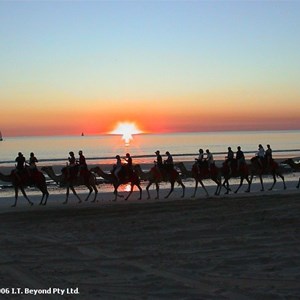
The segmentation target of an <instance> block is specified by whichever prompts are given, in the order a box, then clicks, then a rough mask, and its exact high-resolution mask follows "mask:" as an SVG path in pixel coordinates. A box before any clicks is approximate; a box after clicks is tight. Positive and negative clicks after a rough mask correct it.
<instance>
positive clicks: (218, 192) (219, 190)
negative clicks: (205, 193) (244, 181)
mask: <svg viewBox="0 0 300 300" xmlns="http://www.w3.org/2000/svg"><path fill="white" fill-rule="evenodd" d="M212 180H213V181H214V182H215V183H216V184H217V188H216V191H215V195H216V196H218V195H220V192H221V188H222V184H221V182H219V181H218V180H216V179H212Z"/></svg>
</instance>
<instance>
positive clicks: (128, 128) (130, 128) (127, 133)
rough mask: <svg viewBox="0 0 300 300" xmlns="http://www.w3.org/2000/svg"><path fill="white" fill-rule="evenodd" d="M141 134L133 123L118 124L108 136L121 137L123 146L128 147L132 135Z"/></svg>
mask: <svg viewBox="0 0 300 300" xmlns="http://www.w3.org/2000/svg"><path fill="white" fill-rule="evenodd" d="M139 133H143V131H141V130H140V129H139V128H138V127H137V125H136V124H135V123H134V122H119V123H118V124H117V126H116V128H115V129H114V130H113V131H111V132H110V134H119V135H122V139H123V140H124V141H125V144H126V145H128V144H129V143H130V141H131V140H132V139H133V135H134V134H139Z"/></svg>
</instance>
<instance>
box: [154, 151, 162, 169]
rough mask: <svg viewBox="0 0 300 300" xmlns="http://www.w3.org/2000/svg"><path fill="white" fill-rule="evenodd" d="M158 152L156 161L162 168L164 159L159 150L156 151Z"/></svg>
mask: <svg viewBox="0 0 300 300" xmlns="http://www.w3.org/2000/svg"><path fill="white" fill-rule="evenodd" d="M155 154H156V161H154V163H155V164H156V166H157V167H158V168H159V169H160V168H161V167H162V166H163V161H162V157H161V155H160V152H159V150H157V151H156V152H155Z"/></svg>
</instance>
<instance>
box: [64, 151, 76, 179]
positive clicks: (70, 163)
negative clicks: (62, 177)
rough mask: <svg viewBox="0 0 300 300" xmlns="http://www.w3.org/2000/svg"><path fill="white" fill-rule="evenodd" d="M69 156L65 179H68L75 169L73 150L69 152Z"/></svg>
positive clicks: (73, 174)
mask: <svg viewBox="0 0 300 300" xmlns="http://www.w3.org/2000/svg"><path fill="white" fill-rule="evenodd" d="M69 155H70V156H69V157H68V164H67V168H66V171H67V179H69V178H70V177H72V176H75V173H76V172H75V171H76V169H75V168H76V158H75V154H74V152H73V151H70V152H69Z"/></svg>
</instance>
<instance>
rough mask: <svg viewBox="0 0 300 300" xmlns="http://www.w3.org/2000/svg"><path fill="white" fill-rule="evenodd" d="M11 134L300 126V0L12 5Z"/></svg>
mask: <svg viewBox="0 0 300 300" xmlns="http://www.w3.org/2000/svg"><path fill="white" fill-rule="evenodd" d="M0 37H1V43H0V62H1V64H0V66H1V67H0V98H1V110H0V111H1V113H0V131H2V133H3V135H5V136H22V135H64V134H75V135H77V134H80V133H81V132H85V133H86V134H100V133H105V132H108V131H111V130H113V129H114V126H115V125H116V124H117V123H118V122H122V121H130V122H136V123H137V124H138V126H139V128H140V129H141V130H144V131H146V132H155V133H160V132H187V131H218V130H269V129H300V2H299V1H290V2H289V1H49V2H47V1H24V2H18V1H14V2H11V1H1V2H0Z"/></svg>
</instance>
